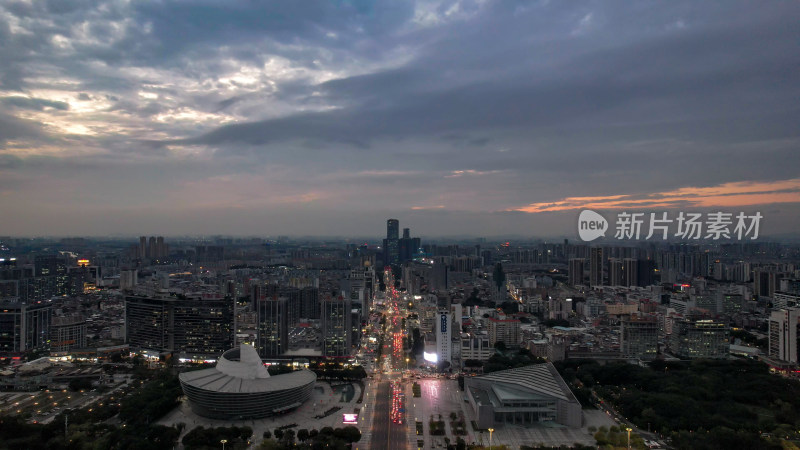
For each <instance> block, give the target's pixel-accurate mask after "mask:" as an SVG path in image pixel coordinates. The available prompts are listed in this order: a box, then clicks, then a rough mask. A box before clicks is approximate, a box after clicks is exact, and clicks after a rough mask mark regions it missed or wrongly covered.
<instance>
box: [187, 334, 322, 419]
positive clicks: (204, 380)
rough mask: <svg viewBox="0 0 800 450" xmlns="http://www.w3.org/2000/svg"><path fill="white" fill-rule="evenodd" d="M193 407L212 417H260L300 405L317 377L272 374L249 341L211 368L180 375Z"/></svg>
mask: <svg viewBox="0 0 800 450" xmlns="http://www.w3.org/2000/svg"><path fill="white" fill-rule="evenodd" d="M179 380H180V382H181V387H182V388H183V393H184V394H186V397H188V398H189V404H190V405H191V407H192V410H193V411H194V412H195V413H197V414H199V415H201V416H203V417H208V418H212V419H224V420H241V419H258V418H262V417H267V416H271V415H274V414H280V413H283V412H287V411H290V410H293V409H295V408H297V407H299V406H301V405H302V404H303V403H304V402H305V401H306V400H308V398H309V397H310V396H311V391H312V390H313V389H314V384H315V383H316V381H317V376H316V375H315V374H314V372H311V371H310V370H297V371H294V372H290V373H285V374H281V375H275V376H270V375H269V373H268V372H267V369H266V367H264V364H263V363H262V362H261V358H260V357H259V356H258V353H257V352H256V350H255V349H254V348H253V347H252V346H250V345H247V344H242V346H241V347H240V348H234V349H231V350H228V351H226V352H225V353H223V354H222V356H221V357H220V358H219V360H218V361H217V365H216V367H214V368H212V369H203V370H196V371H193V372H184V373H182V374H180V376H179Z"/></svg>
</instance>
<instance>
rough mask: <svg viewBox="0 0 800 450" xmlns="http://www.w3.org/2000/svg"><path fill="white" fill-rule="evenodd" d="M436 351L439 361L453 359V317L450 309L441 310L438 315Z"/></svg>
mask: <svg viewBox="0 0 800 450" xmlns="http://www.w3.org/2000/svg"><path fill="white" fill-rule="evenodd" d="M436 318H437V320H436V352H437V353H438V358H439V362H442V361H451V359H452V354H451V352H452V345H453V343H452V339H451V338H450V336H451V335H450V333H451V332H452V331H451V328H452V326H451V325H452V318H451V315H450V312H449V311H448V310H446V309H445V310H441V311H439V313H438V314H437V315H436Z"/></svg>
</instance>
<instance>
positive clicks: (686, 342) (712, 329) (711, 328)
mask: <svg viewBox="0 0 800 450" xmlns="http://www.w3.org/2000/svg"><path fill="white" fill-rule="evenodd" d="M669 342H670V350H671V351H672V353H674V354H675V356H678V357H681V358H687V359H694V358H727V357H728V354H729V351H730V329H729V328H728V326H727V325H726V324H724V323H720V322H715V321H713V320H693V319H680V320H677V321H675V322H673V324H672V334H671V335H670V340H669Z"/></svg>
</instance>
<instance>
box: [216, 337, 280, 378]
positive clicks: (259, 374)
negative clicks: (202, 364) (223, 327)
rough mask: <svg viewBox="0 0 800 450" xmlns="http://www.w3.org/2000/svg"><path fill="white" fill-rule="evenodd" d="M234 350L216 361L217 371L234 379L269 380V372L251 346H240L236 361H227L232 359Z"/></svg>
mask: <svg viewBox="0 0 800 450" xmlns="http://www.w3.org/2000/svg"><path fill="white" fill-rule="evenodd" d="M235 353H236V349H234V350H228V351H227V352H225V353H223V354H222V357H220V358H219V360H218V361H217V370H218V371H220V372H222V373H224V374H225V375H230V376H232V377H236V378H243V379H245V380H254V379H256V378H269V372H267V368H266V367H264V364H263V363H262V362H261V358H260V357H259V356H258V353H257V352H256V349H255V348H253V346H252V345H248V344H242V345H241V347H239V353H238V361H236V360H234V359H229V358H232V357H234V354H235Z"/></svg>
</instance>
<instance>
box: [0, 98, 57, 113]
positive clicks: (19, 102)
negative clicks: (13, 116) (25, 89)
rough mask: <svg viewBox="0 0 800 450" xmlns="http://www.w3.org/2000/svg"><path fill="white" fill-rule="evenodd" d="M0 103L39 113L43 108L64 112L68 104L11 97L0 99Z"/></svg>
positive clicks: (41, 99)
mask: <svg viewBox="0 0 800 450" xmlns="http://www.w3.org/2000/svg"><path fill="white" fill-rule="evenodd" d="M0 103H2V104H4V105H8V106H14V107H17V108H23V109H36V110H39V111H42V110H44V109H45V108H53V109H58V110H61V111H66V110H68V109H69V103H67V102H59V101H55V100H46V99H43V98H30V97H19V96H12V97H4V98H1V99H0Z"/></svg>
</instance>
